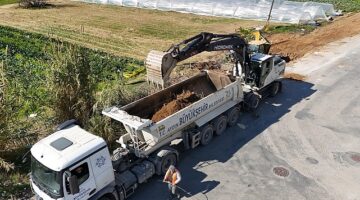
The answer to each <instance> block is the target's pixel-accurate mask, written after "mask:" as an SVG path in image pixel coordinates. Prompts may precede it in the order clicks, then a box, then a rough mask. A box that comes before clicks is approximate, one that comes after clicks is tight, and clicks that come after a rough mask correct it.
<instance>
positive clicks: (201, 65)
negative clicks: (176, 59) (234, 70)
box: [191, 61, 221, 70]
mask: <svg viewBox="0 0 360 200" xmlns="http://www.w3.org/2000/svg"><path fill="white" fill-rule="evenodd" d="M191 67H193V68H197V69H199V70H204V69H208V70H213V69H220V68H221V64H220V63H219V62H218V61H208V62H196V63H192V64H191Z"/></svg>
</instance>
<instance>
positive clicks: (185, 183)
mask: <svg viewBox="0 0 360 200" xmlns="http://www.w3.org/2000/svg"><path fill="white" fill-rule="evenodd" d="M289 70H292V71H295V72H300V73H303V74H308V79H307V80H306V81H305V82H297V81H290V80H286V81H284V84H283V91H282V93H281V94H279V95H278V96H276V97H275V98H269V99H267V100H266V101H265V102H263V103H262V104H261V106H260V108H259V109H258V114H259V117H258V118H256V117H255V116H254V115H252V114H250V113H244V114H242V116H241V119H240V120H239V123H238V126H235V127H232V128H229V129H228V130H227V132H226V133H224V134H223V135H222V136H220V137H215V138H214V139H213V141H212V142H211V143H210V144H209V145H208V146H206V147H200V148H197V149H194V150H189V151H187V152H185V153H183V154H182V157H181V163H180V164H179V169H180V171H181V172H182V178H183V179H182V182H181V184H180V186H181V187H182V188H184V189H185V190H187V191H188V192H189V193H191V194H192V196H190V195H186V194H184V196H183V197H182V199H194V200H196V199H197V200H200V199H206V198H207V199H210V200H211V199H214V200H215V199H221V200H227V199H229V200H235V199H236V200H237V199H246V200H252V199H254V200H255V199H256V200H261V199H277V200H281V199H284V200H288V199H292V200H297V199H326V200H330V199H336V200H360V92H359V91H360V88H359V87H360V36H357V37H354V38H350V39H347V40H343V41H339V42H336V43H334V44H331V45H329V46H328V47H326V48H324V49H323V50H321V52H315V54H313V55H310V56H306V57H305V58H304V59H302V60H300V61H299V62H298V63H296V64H295V65H294V68H289ZM277 167H280V168H277ZM275 172H277V173H278V174H280V175H282V176H278V175H276V174H275ZM283 176H284V177H283ZM159 179H161V177H156V178H153V179H152V180H150V181H149V182H148V183H146V184H144V185H142V186H140V188H139V189H138V190H137V192H136V194H134V196H133V197H132V198H131V199H132V200H140V199H167V193H166V185H164V184H162V183H161V182H160V181H158V180H159Z"/></svg>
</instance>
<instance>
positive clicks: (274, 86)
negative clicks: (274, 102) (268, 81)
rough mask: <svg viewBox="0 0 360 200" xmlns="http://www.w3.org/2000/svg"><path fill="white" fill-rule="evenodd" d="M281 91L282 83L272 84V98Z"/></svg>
mask: <svg viewBox="0 0 360 200" xmlns="http://www.w3.org/2000/svg"><path fill="white" fill-rule="evenodd" d="M280 89H281V83H280V82H279V81H276V82H274V83H272V85H271V88H270V97H274V96H276V95H277V94H278V93H279V92H280Z"/></svg>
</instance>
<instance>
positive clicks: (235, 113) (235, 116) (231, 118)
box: [228, 107, 240, 126]
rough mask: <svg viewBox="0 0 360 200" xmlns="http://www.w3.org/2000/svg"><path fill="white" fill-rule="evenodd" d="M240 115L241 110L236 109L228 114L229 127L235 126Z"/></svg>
mask: <svg viewBox="0 0 360 200" xmlns="http://www.w3.org/2000/svg"><path fill="white" fill-rule="evenodd" d="M239 115H240V108H239V107H234V108H232V109H231V110H230V111H229V112H228V125H229V126H235V125H236V123H237V121H238V119H239Z"/></svg>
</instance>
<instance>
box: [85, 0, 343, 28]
mask: <svg viewBox="0 0 360 200" xmlns="http://www.w3.org/2000/svg"><path fill="white" fill-rule="evenodd" d="M84 1H85V2H89V3H101V4H113V5H119V6H126V7H138V8H146V9H157V10H164V11H176V12H183V13H193V14H198V15H208V16H219V17H230V18H238V19H253V20H267V18H268V15H269V11H270V8H271V4H272V0H198V1H194V0H84ZM335 15H337V12H335V10H334V6H333V5H332V4H328V3H317V2H295V1H285V0H275V1H274V5H273V9H272V14H271V21H275V22H284V23H293V24H299V23H300V24H305V23H312V22H314V21H317V20H328V19H329V17H331V16H335Z"/></svg>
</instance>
